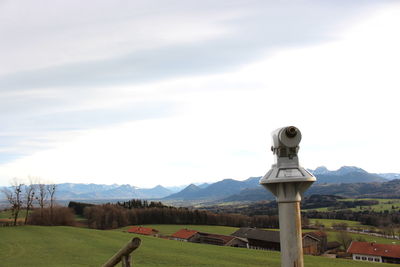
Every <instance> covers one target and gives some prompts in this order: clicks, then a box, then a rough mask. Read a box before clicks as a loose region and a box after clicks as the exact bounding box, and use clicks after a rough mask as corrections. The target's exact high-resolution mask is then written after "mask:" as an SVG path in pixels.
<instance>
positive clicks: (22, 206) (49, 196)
mask: <svg viewBox="0 0 400 267" xmlns="http://www.w3.org/2000/svg"><path fill="white" fill-rule="evenodd" d="M56 190H57V186H56V184H44V183H42V182H40V180H39V179H32V178H30V179H29V184H24V183H22V182H21V181H20V180H18V179H16V178H15V179H14V180H13V181H12V183H11V186H10V187H8V188H7V187H4V188H2V189H1V192H2V193H3V194H4V196H5V197H6V199H7V201H8V203H9V204H10V207H11V214H12V217H13V225H17V220H18V217H19V215H20V213H21V211H22V210H25V219H24V224H27V222H28V215H29V213H30V212H31V211H32V209H33V208H34V206H35V205H36V206H38V207H39V209H40V217H42V218H43V217H44V209H45V207H46V206H47V205H48V207H49V216H50V220H53V219H54V217H55V216H54V214H53V211H54V205H55V195H56Z"/></svg>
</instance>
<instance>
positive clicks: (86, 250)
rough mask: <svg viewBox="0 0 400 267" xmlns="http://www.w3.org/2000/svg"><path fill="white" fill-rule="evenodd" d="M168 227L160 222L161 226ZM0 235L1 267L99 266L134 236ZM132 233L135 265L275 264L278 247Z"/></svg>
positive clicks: (29, 231) (69, 230) (311, 261)
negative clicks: (223, 244) (228, 244)
mask: <svg viewBox="0 0 400 267" xmlns="http://www.w3.org/2000/svg"><path fill="white" fill-rule="evenodd" d="M159 228H160V227H159ZM171 230H172V228H168V227H166V228H165V229H164V230H163V231H166V232H168V231H171ZM216 231H219V230H216ZM223 231H224V230H223ZM210 232H211V231H210ZM214 232H215V231H214ZM0 236H1V238H0V259H1V261H0V265H1V266H3V267H13V266H30V267H34V266H41V267H42V266H54V267H58V266H68V267H74V266H100V265H101V264H103V263H104V262H105V261H106V260H107V259H108V258H109V257H111V256H112V255H113V254H114V253H115V252H116V251H117V250H118V249H120V248H121V247H122V246H123V245H124V244H125V243H126V242H127V241H128V240H130V239H131V238H132V237H135V236H136V235H132V234H128V233H124V232H122V231H115V230H112V231H101V230H91V229H84V228H76V227H40V226H20V227H4V228H0ZM137 237H139V238H141V239H142V245H141V247H140V248H139V249H138V250H137V251H135V252H134V257H133V259H134V262H135V266H154V267H156V266H165V267H168V266H171V267H172V266H174V267H176V266H188V267H189V266H193V267H196V266H203V267H204V266H222V267H223V266H237V267H239V266H246V267H252V266H254V267H255V266H270V267H279V266H280V263H279V262H280V259H279V258H280V254H279V253H278V252H272V251H259V250H249V249H241V248H231V247H218V246H212V245H202V244H194V243H187V242H179V241H173V240H164V239H159V238H154V237H146V236H137ZM305 264H306V266H307V267H320V266H326V267H330V266H332V267H333V266H335V267H341V266H343V267H346V266H348V267H350V266H351V267H359V266H360V267H367V266H377V267H378V266H391V265H385V264H373V263H361V262H354V261H351V260H342V259H327V258H322V257H313V256H305Z"/></svg>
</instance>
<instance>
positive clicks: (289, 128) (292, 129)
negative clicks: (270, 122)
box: [285, 126, 298, 138]
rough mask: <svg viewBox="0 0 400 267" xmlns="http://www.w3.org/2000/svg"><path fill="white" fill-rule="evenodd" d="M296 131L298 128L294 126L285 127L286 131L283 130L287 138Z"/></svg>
mask: <svg viewBox="0 0 400 267" xmlns="http://www.w3.org/2000/svg"><path fill="white" fill-rule="evenodd" d="M297 133H298V130H297V128H296V127H294V126H289V127H287V128H286V131H285V134H286V136H287V137H289V138H294V137H296V135H297Z"/></svg>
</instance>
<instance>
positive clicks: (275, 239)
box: [231, 227, 281, 250]
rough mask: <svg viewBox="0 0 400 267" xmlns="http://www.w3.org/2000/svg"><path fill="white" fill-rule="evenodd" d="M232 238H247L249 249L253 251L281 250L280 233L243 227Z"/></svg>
mask: <svg viewBox="0 0 400 267" xmlns="http://www.w3.org/2000/svg"><path fill="white" fill-rule="evenodd" d="M231 235H232V236H235V237H240V238H246V239H247V240H248V247H249V248H253V249H268V250H280V249H281V244H280V240H279V231H266V230H260V229H256V228H249V227H242V228H240V229H239V230H237V231H236V232H234V233H233V234H231Z"/></svg>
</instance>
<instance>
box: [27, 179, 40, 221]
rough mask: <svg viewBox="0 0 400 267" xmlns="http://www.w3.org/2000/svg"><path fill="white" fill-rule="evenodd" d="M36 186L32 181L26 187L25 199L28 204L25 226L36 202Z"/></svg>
mask: <svg viewBox="0 0 400 267" xmlns="http://www.w3.org/2000/svg"><path fill="white" fill-rule="evenodd" d="M36 187H37V186H36V184H33V182H32V181H30V184H29V185H25V186H24V197H25V204H26V213H25V224H26V223H27V221H28V215H29V211H30V210H31V209H32V208H33V201H34V200H35V193H36Z"/></svg>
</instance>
